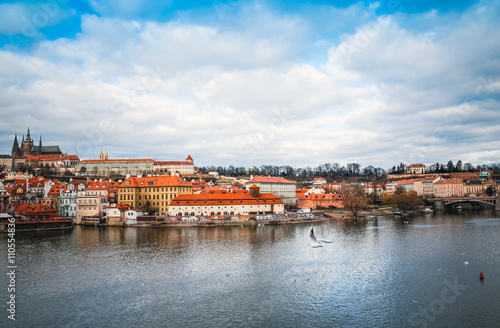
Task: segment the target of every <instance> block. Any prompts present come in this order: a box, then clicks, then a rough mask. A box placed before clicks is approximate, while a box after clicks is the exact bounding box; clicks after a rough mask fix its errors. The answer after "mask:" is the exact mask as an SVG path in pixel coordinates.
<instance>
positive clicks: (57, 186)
mask: <svg viewBox="0 0 500 328" xmlns="http://www.w3.org/2000/svg"><path fill="white" fill-rule="evenodd" d="M67 188H68V186H66V185H60V184H55V185H53V186H52V187H50V190H49V195H59V194H60V193H61V190H63V191H66V190H67Z"/></svg>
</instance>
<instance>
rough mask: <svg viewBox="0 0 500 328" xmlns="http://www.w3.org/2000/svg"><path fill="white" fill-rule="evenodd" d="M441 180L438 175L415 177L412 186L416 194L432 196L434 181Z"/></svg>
mask: <svg viewBox="0 0 500 328" xmlns="http://www.w3.org/2000/svg"><path fill="white" fill-rule="evenodd" d="M439 180H441V178H440V177H427V178H420V179H415V180H414V183H413V188H414V190H415V191H416V193H417V195H418V196H423V197H433V196H434V183H435V182H437V181H439Z"/></svg>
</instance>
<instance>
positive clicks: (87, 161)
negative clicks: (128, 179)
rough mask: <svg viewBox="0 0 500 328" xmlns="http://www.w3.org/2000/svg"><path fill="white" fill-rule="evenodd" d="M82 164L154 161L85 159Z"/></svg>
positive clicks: (146, 160)
mask: <svg viewBox="0 0 500 328" xmlns="http://www.w3.org/2000/svg"><path fill="white" fill-rule="evenodd" d="M81 162H82V163H105V162H130V163H134V162H153V163H154V160H153V159H84V160H83V161H81Z"/></svg>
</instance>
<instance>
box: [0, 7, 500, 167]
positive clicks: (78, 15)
mask: <svg viewBox="0 0 500 328" xmlns="http://www.w3.org/2000/svg"><path fill="white" fill-rule="evenodd" d="M157 2H160V1H151V0H148V1H140V0H117V1H112V0H90V1H84V0H81V1H79V0H74V1H70V0H51V1H39V0H34V1H2V2H1V3H0V114H1V119H0V153H5V154H10V151H11V147H12V142H13V138H14V134H15V133H17V134H18V137H19V138H21V137H22V135H23V134H25V133H26V129H27V128H28V127H29V128H30V130H31V132H32V137H33V138H34V139H35V140H36V141H38V139H39V137H40V134H41V135H42V138H43V144H44V145H55V144H58V145H59V146H60V147H61V149H62V150H63V152H66V153H68V154H77V155H79V156H80V158H81V159H89V158H96V157H97V156H98V153H99V151H100V149H101V148H102V149H103V150H106V149H107V150H108V153H109V154H110V157H111V158H156V159H159V160H183V159H185V158H186V157H187V155H188V154H191V155H192V157H193V158H194V160H195V164H196V165H198V166H207V165H217V166H218V165H222V166H227V165H236V166H246V167H248V166H251V165H257V166H259V165H262V164H274V165H292V166H296V167H301V166H305V165H311V166H315V165H318V164H321V163H326V162H329V163H333V162H338V163H341V164H345V163H349V162H356V163H360V164H361V165H362V166H366V165H370V164H371V165H374V166H381V167H384V168H388V167H391V166H392V165H394V164H397V163H399V162H404V163H413V162H419V163H425V164H430V163H433V162H436V161H439V162H446V161H448V160H450V159H451V160H454V161H457V160H459V159H460V160H462V161H463V162H471V163H473V164H483V163H492V162H493V163H499V162H500V139H499V135H500V4H499V3H498V1H467V0H456V1H430V0H429V1H428V0H418V1H417V0H407V1H404V0H401V1H397V0H391V1H381V2H369V1H349V0H343V1H336V0H330V1H320V0H317V1H316V0H311V1H272V0H263V1H245V0H244V1H226V0H222V1H194V0H183V1H181V0H171V1H163V2H161V4H160V5H159V4H158V3H157Z"/></svg>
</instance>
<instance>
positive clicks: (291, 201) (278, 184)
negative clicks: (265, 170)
mask: <svg viewBox="0 0 500 328" xmlns="http://www.w3.org/2000/svg"><path fill="white" fill-rule="evenodd" d="M253 185H256V186H258V187H259V188H260V190H261V192H262V193H271V194H273V195H275V196H278V197H280V198H281V200H282V201H283V203H284V204H285V205H287V206H295V205H296V203H297V198H296V197H295V190H296V189H297V187H296V182H294V181H290V180H288V179H285V178H281V177H271V176H268V177H265V176H251V177H250V181H248V182H246V183H245V188H246V189H247V190H250V187H251V186H253Z"/></svg>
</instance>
